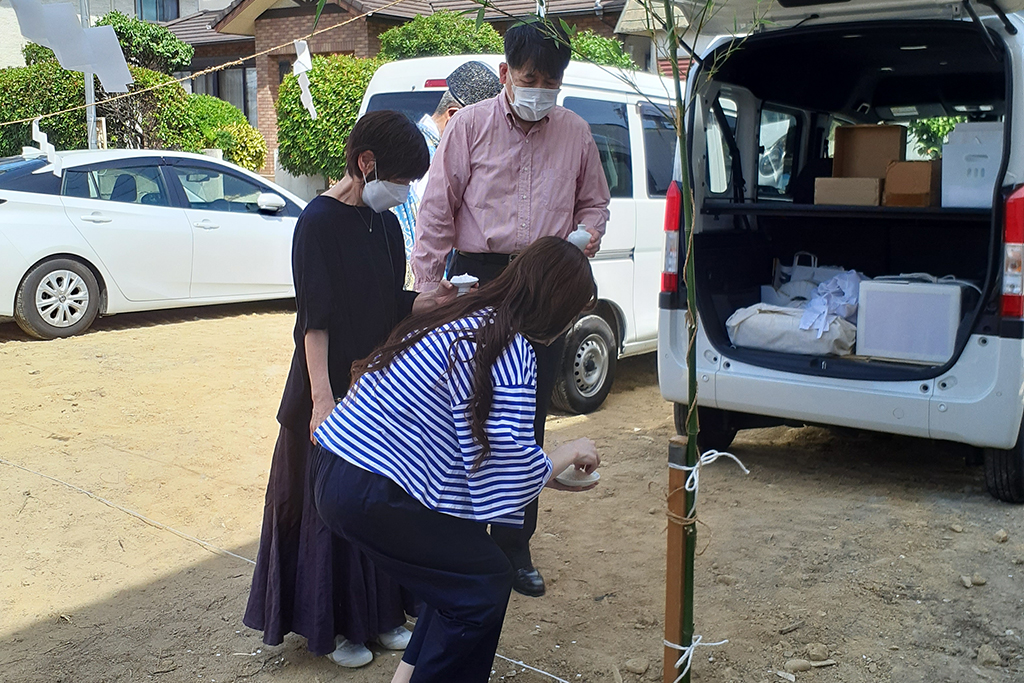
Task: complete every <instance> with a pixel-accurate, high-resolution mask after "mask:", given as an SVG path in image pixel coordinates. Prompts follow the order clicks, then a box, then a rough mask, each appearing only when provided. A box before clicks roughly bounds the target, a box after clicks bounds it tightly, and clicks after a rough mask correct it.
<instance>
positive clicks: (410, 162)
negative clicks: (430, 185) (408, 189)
mask: <svg viewBox="0 0 1024 683" xmlns="http://www.w3.org/2000/svg"><path fill="white" fill-rule="evenodd" d="M367 150H369V151H371V152H373V156H374V159H376V164H375V166H374V168H376V169H381V170H382V172H383V173H384V175H379V176H377V178H379V179H380V180H397V179H401V180H417V179H419V178H422V177H423V176H424V175H426V173H427V169H429V168H430V152H428V151H427V143H426V142H425V141H424V140H423V133H421V132H420V129H419V128H417V127H416V124H414V123H413V122H412V121H410V120H409V119H408V117H406V116H405V114H402V113H399V112H397V111H390V110H387V109H385V110H381V111H371V112H367V113H366V114H364V115H363V117H362V118H361V119H359V120H358V121H356V125H355V126H354V127H353V128H352V132H351V133H349V136H348V142H347V143H346V144H345V172H346V173H348V174H349V175H351V176H353V177H356V178H359V177H361V176H362V173H361V172H360V170H359V155H360V154H362V153H363V152H365V151H367Z"/></svg>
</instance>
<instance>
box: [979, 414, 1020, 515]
mask: <svg viewBox="0 0 1024 683" xmlns="http://www.w3.org/2000/svg"><path fill="white" fill-rule="evenodd" d="M1021 431H1022V435H1021V436H1019V437H1017V445H1016V446H1014V447H1013V448H1011V449H1009V450H1002V449H1000V448H986V449H985V488H987V489H988V492H989V493H991V494H992V495H993V496H994V497H995V498H998V499H999V500H1001V501H1004V502H1006V503H1024V429H1022V430H1021Z"/></svg>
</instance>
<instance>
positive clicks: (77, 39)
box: [11, 0, 134, 92]
mask: <svg viewBox="0 0 1024 683" xmlns="http://www.w3.org/2000/svg"><path fill="white" fill-rule="evenodd" d="M11 5H12V6H13V7H14V13H15V15H17V17H18V25H19V27H20V28H21V35H23V36H25V38H26V39H27V40H31V41H32V42H34V43H38V44H40V45H42V46H43V47H48V48H50V49H51V50H53V53H54V55H56V57H57V61H58V62H60V65H61V66H62V67H64V68H65V69H67V70H69V71H81V72H83V73H88V72H90V71H91V72H92V73H94V74H96V76H97V77H99V79H100V83H102V84H103V89H104V90H106V91H107V92H128V84H129V83H132V82H134V79H133V78H132V75H131V72H130V71H128V64H127V63H125V60H124V52H122V51H121V44H120V43H119V42H118V41H117V34H116V33H114V29H113V27H111V26H96V27H94V28H87V29H83V28H82V24H81V22H80V21H79V19H78V15H77V14H75V9H74V7H72V6H71V5H70V4H68V3H54V4H46V5H44V4H42V3H41V2H39V0H11Z"/></svg>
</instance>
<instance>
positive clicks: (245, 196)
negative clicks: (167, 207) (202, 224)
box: [172, 166, 264, 213]
mask: <svg viewBox="0 0 1024 683" xmlns="http://www.w3.org/2000/svg"><path fill="white" fill-rule="evenodd" d="M172 168H173V169H174V173H175V174H177V176H178V180H180V181H181V187H182V189H184V190H185V198H186V200H187V201H188V205H189V208H192V209H203V210H206V211H228V212H230V213H259V207H258V206H257V205H256V200H257V199H259V196H260V194H261V193H263V191H264V190H263V188H262V187H260V186H259V185H257V184H256V183H254V182H252V181H251V180H245V179H243V178H239V177H238V176H235V175H231V174H230V173H222V172H220V171H217V170H215V169H212V168H204V167H198V166H197V167H192V166H173V167H172Z"/></svg>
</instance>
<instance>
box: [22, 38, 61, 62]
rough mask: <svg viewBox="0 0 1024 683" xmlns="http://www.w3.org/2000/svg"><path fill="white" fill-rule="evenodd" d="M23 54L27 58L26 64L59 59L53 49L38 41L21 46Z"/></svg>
mask: <svg viewBox="0 0 1024 683" xmlns="http://www.w3.org/2000/svg"><path fill="white" fill-rule="evenodd" d="M21 56H22V57H24V58H25V65H26V66H32V65H34V64H42V63H43V62H55V61H57V55H55V54H53V50H51V49H50V48H48V47H43V46H42V45H38V44H36V43H26V44H25V45H24V46H23V47H22V48H21Z"/></svg>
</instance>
